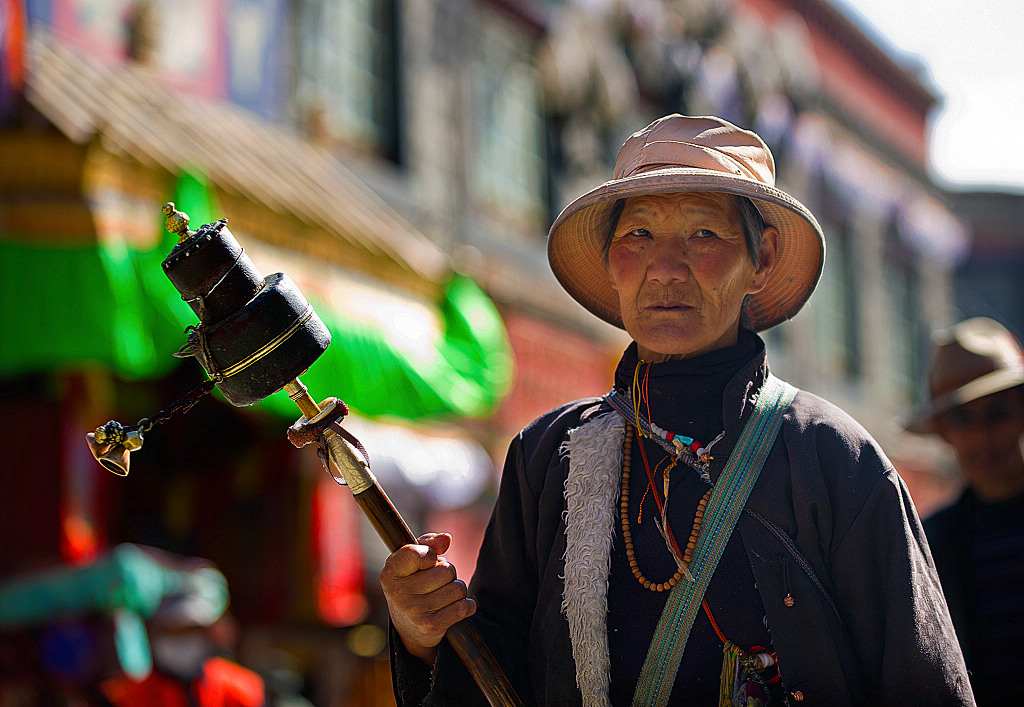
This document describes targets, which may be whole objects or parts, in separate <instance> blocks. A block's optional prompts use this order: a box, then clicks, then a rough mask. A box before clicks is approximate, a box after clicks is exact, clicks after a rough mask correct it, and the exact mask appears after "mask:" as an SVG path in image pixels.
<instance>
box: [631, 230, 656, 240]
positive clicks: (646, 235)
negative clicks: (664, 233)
mask: <svg viewBox="0 0 1024 707" xmlns="http://www.w3.org/2000/svg"><path fill="white" fill-rule="evenodd" d="M629 235H631V236H637V237H638V238H650V236H651V232H650V231H648V230H647V229H646V228H634V229H633V230H632V231H630V232H629Z"/></svg>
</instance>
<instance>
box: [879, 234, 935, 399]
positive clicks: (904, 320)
mask: <svg viewBox="0 0 1024 707" xmlns="http://www.w3.org/2000/svg"><path fill="white" fill-rule="evenodd" d="M887 236H888V237H887V238H886V243H885V257H884V258H883V263H882V268H883V278H882V280H883V282H884V283H885V296H886V299H885V302H886V311H887V314H888V317H889V326H888V327H886V331H887V332H888V340H889V350H888V356H887V361H888V364H889V370H890V372H889V375H890V380H891V383H892V391H893V399H894V402H897V403H898V404H901V405H909V404H912V403H913V402H914V401H915V400H916V399H917V397H918V396H917V390H918V388H919V387H920V383H921V381H922V380H923V373H924V360H923V358H922V356H921V352H923V351H927V343H928V336H927V332H926V330H925V326H924V324H923V319H922V302H921V276H920V272H919V270H918V267H917V263H916V260H915V258H914V256H913V254H912V253H911V252H910V251H909V249H908V248H907V247H906V246H905V245H904V244H903V242H902V241H901V240H900V238H899V236H898V234H897V232H896V226H895V224H894V225H893V226H892V227H891V228H890V229H889V233H888V234H887Z"/></svg>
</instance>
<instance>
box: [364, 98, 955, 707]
mask: <svg viewBox="0 0 1024 707" xmlns="http://www.w3.org/2000/svg"><path fill="white" fill-rule="evenodd" d="M548 257H549V262H550V264H551V267H552V269H553V271H554V273H555V275H556V277H557V279H558V281H559V282H560V283H561V284H562V286H563V287H564V288H565V289H566V290H567V291H568V292H569V294H570V295H572V296H573V297H574V298H575V299H576V300H577V301H578V302H579V303H580V304H582V305H583V306H584V307H586V308H587V309H588V310H589V311H590V312H591V313H593V314H595V315H596V316H598V317H599V318H601V319H603V320H605V321H606V322H609V323H611V324H613V325H615V326H618V327H621V328H624V329H625V330H626V332H627V333H628V334H629V335H630V337H631V338H632V340H633V341H632V343H631V344H630V345H629V347H628V348H627V349H626V351H625V353H624V354H623V356H622V359H621V360H620V362H619V365H618V368H617V370H616V372H615V375H614V383H613V385H614V387H613V388H612V391H611V392H610V393H608V394H607V395H605V396H603V397H602V398H591V399H586V400H580V401H576V402H572V403H568V404H566V405H563V406H561V407H558V408H556V409H554V410H552V411H550V412H548V413H546V414H545V415H542V416H541V417H540V418H538V419H537V420H535V421H534V422H533V423H531V424H530V425H529V426H527V427H526V428H525V429H524V430H523V431H522V432H521V433H520V434H519V435H518V436H517V437H516V438H515V439H514V440H513V441H512V443H511V446H510V448H509V451H508V455H507V457H506V461H505V468H504V472H503V475H502V479H501V488H500V492H499V495H498V499H497V502H496V506H495V510H494V513H493V515H492V518H491V522H490V524H489V527H488V529H487V533H486V536H485V539H484V542H483V545H482V547H481V550H480V553H479V559H478V560H477V565H476V571H475V573H474V576H473V579H472V585H471V587H470V588H469V590H468V595H467V588H466V586H465V584H464V583H463V582H462V581H461V580H459V579H457V577H456V572H455V568H454V567H452V566H451V564H450V563H449V562H448V560H447V559H446V558H445V557H444V553H445V552H446V551H447V550H448V548H449V547H450V544H451V542H452V538H451V536H450V535H448V534H444V533H441V534H434V533H428V534H426V535H423V536H421V537H420V538H419V539H418V542H417V543H416V544H411V545H406V546H404V547H402V548H399V549H398V550H396V551H395V552H394V553H393V554H392V555H391V556H390V557H389V558H388V560H387V562H386V564H385V567H384V569H383V570H382V572H381V574H380V581H381V585H382V587H383V589H384V593H385V597H386V599H387V603H388V608H389V611H390V615H391V620H392V640H391V650H392V667H393V681H394V689H395V694H396V698H397V700H398V703H399V704H400V705H412V704H426V705H470V704H483V703H484V698H483V696H482V695H481V693H480V691H479V690H478V689H477V688H476V686H475V685H474V684H473V683H472V681H471V680H470V677H469V674H468V672H467V671H466V669H465V668H464V666H462V664H461V663H460V661H459V660H458V658H457V657H456V656H455V654H454V652H453V651H452V649H451V648H450V646H449V645H448V644H447V643H446V642H442V638H443V636H444V633H445V631H446V630H447V629H448V627H449V626H451V625H452V624H454V623H455V622H457V621H459V620H461V619H464V618H467V617H471V619H470V620H471V621H473V622H474V624H475V625H476V626H477V627H478V628H479V629H480V631H481V633H482V634H483V635H484V636H485V637H486V638H487V642H488V645H489V646H490V647H491V649H492V650H493V651H494V653H495V655H496V657H497V658H498V660H499V662H500V663H501V664H502V666H503V668H504V670H505V672H506V674H507V675H508V676H509V679H510V681H511V682H512V684H513V686H514V687H515V689H516V691H517V692H518V694H519V697H520V698H521V699H523V700H524V702H525V703H526V704H545V705H609V704H612V705H628V704H635V705H648V704H650V705H665V704H677V705H684V704H685V705H701V704H703V705H719V704H722V705H725V704H742V705H764V704H768V703H771V704H775V705H777V704H796V703H800V704H801V705H829V706H833V707H835V706H842V705H871V704H884V705H918V704H921V705H969V704H973V700H972V697H971V692H970V685H969V683H968V680H967V675H966V670H965V667H964V662H963V658H962V656H961V653H960V648H959V646H958V645H957V640H956V636H955V634H954V630H953V626H952V623H951V621H950V617H949V613H948V610H947V607H946V603H945V600H944V598H943V595H942V592H941V589H940V585H939V580H938V577H937V575H936V572H935V568H934V565H933V564H932V560H931V556H930V554H929V552H928V550H927V542H926V540H925V536H924V532H923V530H922V528H921V523H920V520H919V518H918V516H917V513H916V511H915V510H914V506H913V503H912V501H911V499H910V496H909V494H908V492H907V489H906V486H905V485H904V483H903V481H902V480H901V479H900V478H899V476H898V475H897V474H896V471H895V470H894V468H893V466H892V464H891V463H890V462H889V460H888V459H886V458H885V456H884V454H883V453H882V451H881V449H880V448H879V447H878V445H877V444H876V443H875V442H874V440H872V439H871V438H870V437H869V436H868V434H867V433H866V432H865V430H864V429H863V428H862V427H861V426H860V425H858V424H857V423H856V422H855V421H854V420H853V419H851V418H850V417H849V416H847V415H846V414H845V413H843V412H842V411H841V410H839V409H838V408H836V407H835V406H833V405H831V404H829V403H828V402H826V401H825V400H822V399H821V398H818V397H816V396H814V395H812V394H810V393H807V392H804V391H797V390H796V389H795V388H793V387H792V386H789V385H788V384H786V383H784V382H782V381H780V380H779V379H777V378H775V377H774V376H772V375H771V374H770V373H769V370H768V365H767V360H766V354H765V344H764V341H763V340H762V339H761V338H760V337H759V336H758V335H757V333H756V332H758V331H761V330H764V329H767V328H769V327H771V326H774V325H775V324H778V323H779V322H782V321H784V320H786V319H789V318H790V317H792V316H793V315H794V314H796V312H797V311H798V310H799V309H800V308H801V307H802V305H803V303H804V302H805V301H806V300H807V298H808V297H809V296H810V294H811V291H812V290H813V289H814V286H815V284H816V283H817V280H818V277H819V275H820V273H821V268H822V263H823V258H824V238H823V236H822V233H821V229H820V227H819V226H818V224H817V221H816V220H815V219H814V216H813V215H812V214H811V213H810V212H809V211H808V210H807V209H806V208H805V207H804V206H803V205H802V204H800V203H799V202H797V201H796V200H795V199H793V198H792V197H791V196H790V195H788V194H786V193H785V192H783V191H781V190H779V189H778V188H776V187H775V166H774V161H773V158H772V155H771V152H770V151H769V150H768V148H767V146H766V145H765V144H764V142H763V141H762V140H761V139H760V138H759V137H758V136H757V135H756V134H754V133H752V132H749V131H746V130H742V129H740V128H738V127H736V126H735V125H733V124H731V123H728V122H726V121H724V120H721V119H719V118H714V117H703V118H693V117H686V116H681V115H670V116H666V117H665V118H662V119H660V120H657V121H655V122H654V123H652V124H651V125H649V126H647V127H646V128H644V129H643V130H641V131H639V132H637V133H635V134H633V135H632V136H631V137H630V138H629V139H628V140H627V141H626V142H625V143H624V144H623V146H622V148H621V149H620V151H619V154H618V158H617V160H616V163H615V169H614V173H613V179H612V180H611V181H609V182H606V183H605V184H603V185H601V186H599V187H597V188H595V189H593V190H592V191H590V192H588V193H587V194H584V195H583V196H581V197H580V198H579V199H577V200H576V201H574V202H573V203H572V204H570V205H569V206H567V207H566V208H565V209H564V210H563V211H562V213H561V215H560V216H559V217H558V218H557V219H556V220H555V222H554V224H553V225H552V227H551V231H550V233H549V239H548ZM734 529H735V532H734Z"/></svg>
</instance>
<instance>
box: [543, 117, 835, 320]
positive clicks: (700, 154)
mask: <svg viewBox="0 0 1024 707" xmlns="http://www.w3.org/2000/svg"><path fill="white" fill-rule="evenodd" d="M675 192H724V193H727V194H735V195H737V196H743V197H747V198H749V199H751V200H752V201H753V203H754V204H755V205H756V206H757V209H758V210H759V211H760V212H761V216H762V217H763V218H764V221H765V224H766V225H768V226H774V227H775V228H777V229H778V230H779V250H778V256H777V258H776V262H775V269H774V270H773V271H772V274H771V277H770V278H769V280H768V282H767V284H766V285H765V287H764V289H762V290H761V291H760V292H758V293H756V294H754V295H752V296H751V299H750V301H749V303H748V305H747V314H748V316H749V319H750V322H751V325H752V326H753V328H754V330H755V331H762V330H764V329H768V328H770V327H772V326H775V325H776V324H778V323H780V322H782V321H784V320H786V319H789V318H791V317H792V316H793V315H795V314H796V313H797V312H798V311H799V310H800V308H801V307H802V306H803V304H804V302H806V301H807V298H808V297H810V296H811V292H813V290H814V287H815V285H816V284H817V282H818V278H819V277H820V275H821V268H822V265H823V263H824V260H825V238H824V235H823V234H822V231H821V227H820V226H819V225H818V222H817V221H816V220H815V218H814V216H813V214H811V212H810V211H809V210H808V209H807V208H806V207H805V206H804V205H803V204H801V203H800V202H799V201H797V200H796V199H794V198H793V197H791V196H790V195H789V194H787V193H785V192H784V191H782V190H781V189H778V188H777V187H776V186H775V160H774V158H773V157H772V153H771V151H770V150H769V149H768V146H767V145H765V143H764V141H763V140H761V138H760V137H758V136H757V135H756V134H755V133H753V132H750V131H749V130H743V129H741V128H738V127H736V126H735V125H733V124H732V123H729V122H727V121H725V120H722V119H721V118H715V117H699V118H695V117H688V116H683V115H679V114H673V115H668V116H665V117H664V118H660V119H659V120H656V121H654V122H653V123H651V124H650V125H648V126H647V127H646V128H644V129H643V130H640V131H639V132H636V133H634V134H633V135H632V136H630V137H629V138H628V139H627V140H626V142H625V143H623V145H622V147H621V148H620V149H619V154H618V157H617V158H616V160H615V169H614V171H613V173H612V180H611V181H609V182H605V183H604V184H602V185H601V186H599V187H597V188H595V189H592V190H591V191H589V192H587V193H586V194H584V195H583V196H581V197H579V198H578V199H576V200H575V201H573V202H572V203H571V204H569V205H568V206H566V207H565V209H563V211H562V213H561V214H559V216H558V218H557V219H555V222H554V223H553V224H552V226H551V230H550V232H549V234H548V261H549V262H550V264H551V269H552V271H553V272H554V274H555V277H556V278H557V279H558V281H559V282H560V283H561V285H562V287H564V288H565V289H566V291H567V292H568V293H569V294H570V295H572V297H573V298H574V299H575V300H576V301H577V302H579V303H580V304H582V305H583V306H584V307H585V308H586V309H588V310H589V311H590V312H591V313H593V314H594V315H596V316H598V317H599V318H601V319H603V320H604V321H606V322H608V323H610V324H613V325H615V326H617V327H619V328H622V326H623V325H622V316H621V314H620V312H619V299H618V295H617V293H616V292H615V290H614V289H613V288H612V286H611V283H610V282H609V279H608V274H607V271H606V266H605V256H604V253H603V244H604V240H605V237H606V235H607V233H608V232H609V231H610V230H611V228H612V226H613V224H611V222H610V214H611V212H612V209H613V206H614V204H615V202H616V201H617V200H618V199H626V198H629V197H634V196H641V195H645V194H667V193H675Z"/></svg>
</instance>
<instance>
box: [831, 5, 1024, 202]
mask: <svg viewBox="0 0 1024 707" xmlns="http://www.w3.org/2000/svg"><path fill="white" fill-rule="evenodd" d="M833 1H834V2H835V3H836V5H838V6H840V7H842V6H844V5H845V6H846V7H847V8H850V7H852V8H854V10H853V12H854V13H859V14H860V15H861V16H862V17H863V18H866V20H867V22H868V26H874V28H875V31H876V33H877V34H880V35H881V36H882V37H883V38H885V39H887V40H888V42H889V44H890V48H895V50H896V51H895V55H896V56H897V57H899V56H903V57H904V58H909V59H911V60H913V59H914V57H918V58H919V59H920V60H921V61H922V62H923V63H924V64H925V65H926V66H927V67H928V68H927V71H926V74H925V76H929V75H930V77H931V78H930V80H927V81H926V85H930V86H931V87H932V88H933V91H934V92H935V93H937V94H939V95H941V96H944V100H943V103H942V105H941V107H940V108H939V109H937V110H936V111H935V113H934V114H933V119H932V124H931V129H930V142H931V145H930V160H931V172H932V176H933V177H934V178H935V179H936V181H937V182H938V183H939V184H943V185H946V186H950V187H952V188H954V189H956V188H979V187H986V186H995V187H998V188H1002V189H1007V190H1012V191H1020V192H1024V39H1022V35H1021V34H1020V32H1021V27H1022V25H1024V2H1022V1H1021V0H984V1H983V2H979V1H978V0H833ZM869 36H870V35H869ZM876 39H877V37H876Z"/></svg>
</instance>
